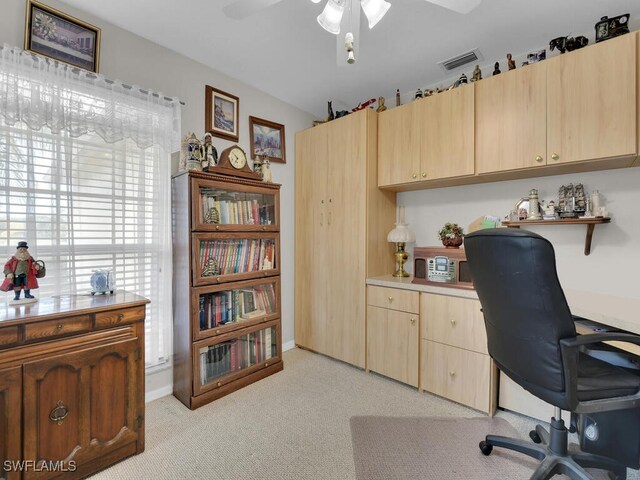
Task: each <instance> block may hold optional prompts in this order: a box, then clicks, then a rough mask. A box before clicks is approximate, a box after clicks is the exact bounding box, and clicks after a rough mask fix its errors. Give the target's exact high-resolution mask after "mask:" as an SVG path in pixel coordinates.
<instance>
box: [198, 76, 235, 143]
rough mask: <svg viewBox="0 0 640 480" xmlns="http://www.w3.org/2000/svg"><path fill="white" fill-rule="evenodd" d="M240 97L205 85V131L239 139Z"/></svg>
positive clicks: (222, 136) (232, 139)
mask: <svg viewBox="0 0 640 480" xmlns="http://www.w3.org/2000/svg"><path fill="white" fill-rule="evenodd" d="M239 111H240V99H239V98H238V97H236V96H235V95H231V94H230V93H226V92H223V91H222V90H218V89H217V88H213V87H210V86H209V85H207V86H206V87H205V109H204V121H205V127H204V129H205V131H207V132H211V134H212V135H215V136H216V137H220V138H226V139H227V140H231V141H234V142H237V141H238V137H239V135H238V129H239V122H238V112H239Z"/></svg>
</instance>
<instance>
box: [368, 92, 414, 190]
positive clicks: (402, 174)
mask: <svg viewBox="0 0 640 480" xmlns="http://www.w3.org/2000/svg"><path fill="white" fill-rule="evenodd" d="M416 107H417V103H416V102H412V103H409V104H407V105H403V106H402V107H398V108H394V109H393V110H387V111H386V112H383V113H381V114H380V115H379V116H378V186H380V187H383V186H388V185H398V184H400V183H407V182H411V181H416V180H419V179H420V176H419V172H420V131H421V128H420V119H419V117H418V112H419V110H418V109H417V108H416Z"/></svg>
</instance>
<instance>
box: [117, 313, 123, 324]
mask: <svg viewBox="0 0 640 480" xmlns="http://www.w3.org/2000/svg"><path fill="white" fill-rule="evenodd" d="M122 320H124V313H119V314H118V322H121V321H122Z"/></svg>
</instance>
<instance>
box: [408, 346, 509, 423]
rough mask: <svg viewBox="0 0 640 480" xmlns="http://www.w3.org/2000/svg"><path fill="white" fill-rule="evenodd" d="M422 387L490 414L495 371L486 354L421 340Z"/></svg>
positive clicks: (493, 405) (493, 402) (493, 400)
mask: <svg viewBox="0 0 640 480" xmlns="http://www.w3.org/2000/svg"><path fill="white" fill-rule="evenodd" d="M421 347H422V351H421V358H422V368H421V379H420V380H421V388H423V389H424V390H427V391H428V392H431V393H435V394H436V395H440V396H442V397H445V398H448V399H450V400H453V401H454V402H459V403H462V404H463V405H467V406H469V407H471V408H475V409H477V410H482V411H483V412H487V413H489V414H491V413H493V409H494V408H495V387H494V385H495V384H496V379H497V371H496V369H495V367H494V366H493V362H492V361H491V358H490V357H489V355H483V354H481V353H476V352H470V351H469V350H464V349H462V348H456V347H450V346H447V345H442V344H440V343H437V342H431V341H429V340H422V344H421Z"/></svg>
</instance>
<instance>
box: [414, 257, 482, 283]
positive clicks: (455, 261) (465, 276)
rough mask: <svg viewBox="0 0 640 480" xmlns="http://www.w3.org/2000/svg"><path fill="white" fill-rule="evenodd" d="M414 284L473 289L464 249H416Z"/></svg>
mask: <svg viewBox="0 0 640 480" xmlns="http://www.w3.org/2000/svg"><path fill="white" fill-rule="evenodd" d="M412 283H420V284H423V285H435V286H440V287H455V288H467V289H473V281H472V280H471V272H470V271H469V264H468V263H467V257H466V255H465V252H464V249H463V248H445V247H415V248H414V249H413V281H412Z"/></svg>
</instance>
